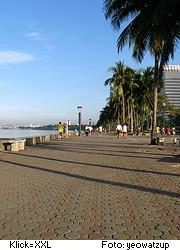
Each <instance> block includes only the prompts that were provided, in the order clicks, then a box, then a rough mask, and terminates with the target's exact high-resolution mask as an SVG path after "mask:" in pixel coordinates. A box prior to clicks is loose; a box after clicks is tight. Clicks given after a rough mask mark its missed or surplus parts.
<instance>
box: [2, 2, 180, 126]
mask: <svg viewBox="0 0 180 250" xmlns="http://www.w3.org/2000/svg"><path fill="white" fill-rule="evenodd" d="M0 33H1V35H0V124H5V123H6V124H7V123H8V124H20V123H21V124H25V123H27V124H29V123H41V124H50V123H56V122H58V121H66V120H71V121H72V122H73V123H76V122H77V108H76V107H77V106H78V105H82V106H83V123H86V122H87V121H88V119H89V118H91V119H92V120H93V121H97V119H98V117H99V111H100V110H101V109H102V108H103V107H104V106H105V103H106V98H107V97H108V95H109V89H108V87H104V81H105V79H106V78H108V77H109V76H110V75H109V73H108V72H107V68H108V67H109V66H112V65H113V64H114V63H115V62H116V61H118V60H124V63H125V64H127V65H129V66H131V67H135V68H142V67H146V66H149V65H152V63H153V60H152V58H151V57H150V56H149V55H147V56H146V58H145V59H144V61H143V63H142V64H141V65H140V64H137V63H136V61H134V59H132V57H131V52H130V50H129V49H127V48H125V49H124V50H123V53H120V54H119V55H118V54H117V48H116V40H117V37H118V33H117V32H115V31H114V30H113V28H112V26H111V25H110V23H109V22H108V21H106V20H105V18H104V14H103V0H99V1H98V0H91V1H84V0H77V1H74V0H69V1H61V0H13V1H12V0H2V1H1V8H0ZM170 63H174V64H180V56H179V51H177V52H176V56H175V60H174V62H170Z"/></svg>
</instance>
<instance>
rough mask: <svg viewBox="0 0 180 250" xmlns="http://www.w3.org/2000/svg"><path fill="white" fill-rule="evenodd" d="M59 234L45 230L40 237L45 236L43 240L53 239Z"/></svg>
mask: <svg viewBox="0 0 180 250" xmlns="http://www.w3.org/2000/svg"><path fill="white" fill-rule="evenodd" d="M56 236H57V233H55V232H54V233H53V232H45V233H42V234H41V235H40V237H42V238H43V240H51V239H54V238H55V237H56Z"/></svg>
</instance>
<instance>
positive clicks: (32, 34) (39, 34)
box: [26, 32, 42, 40]
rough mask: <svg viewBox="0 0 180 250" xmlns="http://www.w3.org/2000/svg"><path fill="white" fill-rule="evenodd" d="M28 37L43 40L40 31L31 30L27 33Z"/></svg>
mask: <svg viewBox="0 0 180 250" xmlns="http://www.w3.org/2000/svg"><path fill="white" fill-rule="evenodd" d="M26 36H27V37H30V38H31V39H33V40H42V35H41V33H39V32H30V33H27V34H26Z"/></svg>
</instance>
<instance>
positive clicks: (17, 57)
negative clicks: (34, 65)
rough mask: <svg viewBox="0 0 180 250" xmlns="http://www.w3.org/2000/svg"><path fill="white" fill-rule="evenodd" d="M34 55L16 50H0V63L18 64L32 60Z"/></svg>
mask: <svg viewBox="0 0 180 250" xmlns="http://www.w3.org/2000/svg"><path fill="white" fill-rule="evenodd" d="M34 59H35V56H34V55H32V54H29V53H23V52H18V51H0V64H18V63H23V62H28V61H33V60H34Z"/></svg>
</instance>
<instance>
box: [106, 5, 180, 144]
mask: <svg viewBox="0 0 180 250" xmlns="http://www.w3.org/2000/svg"><path fill="white" fill-rule="evenodd" d="M104 9H105V16H106V18H110V19H111V22H112V25H113V26H114V27H115V28H116V29H117V30H120V28H121V25H122V23H124V22H125V21H127V20H129V23H128V24H127V25H126V27H125V28H124V30H123V31H122V32H121V33H120V36H119V38H118V40H117V46H118V51H120V50H122V48H123V47H124V45H125V44H127V43H128V44H129V47H133V53H132V55H133V57H135V58H136V59H137V60H138V61H140V62H141V61H142V60H143V58H144V54H145V52H146V51H147V50H149V52H150V53H151V54H152V55H153V57H154V80H153V127H152V133H151V143H153V139H154V137H155V129H156V116H157V95H158V87H159V79H160V77H161V76H162V70H163V65H164V64H165V63H167V62H168V60H169V59H170V57H172V58H173V56H174V51H175V48H176V46H178V42H179V39H180V11H179V9H180V1H179V0H173V1H169V0H156V1H155V0H139V1H134V0H104Z"/></svg>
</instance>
